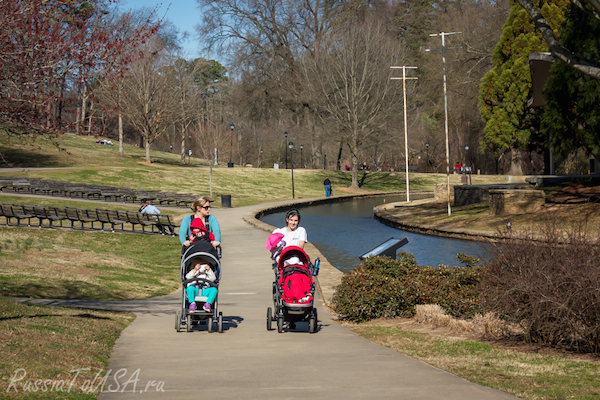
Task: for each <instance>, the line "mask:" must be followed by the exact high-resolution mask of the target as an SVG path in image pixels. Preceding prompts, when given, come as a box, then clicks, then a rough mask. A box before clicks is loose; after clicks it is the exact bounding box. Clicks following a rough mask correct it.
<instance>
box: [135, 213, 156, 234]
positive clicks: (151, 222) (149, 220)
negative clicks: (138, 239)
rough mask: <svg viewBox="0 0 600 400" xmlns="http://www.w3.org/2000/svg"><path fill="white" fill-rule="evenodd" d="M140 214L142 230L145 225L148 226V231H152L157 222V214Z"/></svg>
mask: <svg viewBox="0 0 600 400" xmlns="http://www.w3.org/2000/svg"><path fill="white" fill-rule="evenodd" d="M138 214H140V223H141V225H142V232H145V228H146V227H147V226H149V227H150V232H154V227H155V226H156V225H157V224H158V214H142V213H138Z"/></svg>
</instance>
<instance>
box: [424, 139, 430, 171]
mask: <svg viewBox="0 0 600 400" xmlns="http://www.w3.org/2000/svg"><path fill="white" fill-rule="evenodd" d="M425 149H426V151H427V165H425V173H427V172H429V142H425Z"/></svg>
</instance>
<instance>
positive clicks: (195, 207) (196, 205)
mask: <svg viewBox="0 0 600 400" xmlns="http://www.w3.org/2000/svg"><path fill="white" fill-rule="evenodd" d="M190 208H191V209H192V211H193V212H194V213H195V214H194V216H193V218H200V219H201V220H202V223H203V224H204V226H205V227H206V228H207V230H208V231H209V232H212V234H213V235H215V240H214V241H213V242H212V244H213V246H215V247H217V246H219V245H220V244H221V228H220V227H219V223H218V222H217V218H215V216H214V215H210V200H209V198H208V197H206V196H200V197H198V198H197V199H196V200H194V202H193V203H192V206H191V207H190ZM191 223H192V216H191V215H186V216H185V217H183V220H182V221H181V226H180V227H179V241H180V242H181V245H182V246H183V244H184V242H185V241H186V240H187V238H188V237H189V236H190V234H191V233H192V232H191V230H190V224H191Z"/></svg>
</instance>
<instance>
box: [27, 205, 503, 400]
mask: <svg viewBox="0 0 600 400" xmlns="http://www.w3.org/2000/svg"><path fill="white" fill-rule="evenodd" d="M255 208H257V207H256V206H253V207H242V208H235V209H228V210H219V209H215V210H213V214H214V215H215V216H216V217H217V219H218V220H219V224H220V225H221V230H222V234H223V258H222V270H223V277H222V281H221V285H220V293H219V311H222V312H223V315H224V332H223V333H222V334H219V333H210V334H209V333H208V332H206V331H205V329H206V328H205V326H201V327H200V328H201V329H200V330H196V331H193V332H191V333H187V332H181V333H177V332H176V331H175V312H176V311H177V310H178V309H179V308H180V304H181V292H178V293H175V294H171V295H168V296H163V297H160V298H155V299H150V300H142V301H128V302H84V301H71V302H69V301H59V300H55V301H53V300H46V301H43V302H42V301H35V302H36V303H43V304H55V305H79V306H84V307H93V308H96V307H97V308H111V309H115V310H127V311H133V312H135V313H136V314H137V319H136V320H135V321H134V322H133V323H132V324H131V325H130V326H129V327H128V328H127V329H125V330H124V331H123V334H122V335H121V337H120V338H119V339H118V341H117V343H116V345H115V347H114V349H113V354H112V356H111V360H110V369H112V372H113V374H114V373H116V372H117V371H119V372H118V374H117V376H118V378H117V380H116V382H115V381H114V380H112V379H110V380H109V381H108V382H107V384H108V391H106V392H104V393H103V394H102V395H101V396H100V399H102V400H109V399H130V398H131V399H139V398H144V399H167V398H168V399H194V400H197V399H282V398H283V399H307V398H318V399H370V398H372V399H388V398H389V399H428V400H431V399H444V400H450V399H461V400H463V399H478V400H481V399H483V400H486V399H498V400H501V399H515V397H513V396H509V395H508V394H505V393H503V392H500V391H497V390H493V389H489V388H487V387H483V386H479V385H475V384H472V383H469V382H467V381H466V380H464V379H461V378H458V377H456V376H454V375H451V374H449V373H447V372H444V371H441V370H439V369H437V368H434V367H431V366H429V365H427V364H425V363H423V362H421V361H417V360H414V359H412V358H410V357H407V356H404V355H402V354H399V353H396V352H394V351H392V350H390V349H387V348H385V347H381V346H379V345H376V344H374V343H371V342H369V341H368V340H366V339H363V338H361V337H359V336H357V335H355V334H354V333H352V332H351V331H349V330H348V329H346V328H344V327H343V326H341V325H339V324H337V323H336V322H333V321H332V319H331V316H330V315H329V313H328V312H327V311H326V309H325V308H324V307H323V304H322V300H321V299H319V298H317V302H316V304H317V307H318V311H319V324H318V331H317V332H316V333H315V334H309V333H308V332H307V331H308V327H307V324H306V323H298V326H297V329H296V330H293V331H290V330H288V329H286V330H285V331H284V332H283V333H281V334H280V333H277V330H273V331H267V330H266V310H267V307H269V306H271V305H272V299H271V283H272V281H273V272H272V270H271V266H270V260H269V254H270V253H269V252H268V251H266V250H265V246H264V245H265V242H266V239H267V236H268V233H267V232H265V231H263V230H259V229H256V228H255V227H253V226H251V225H249V224H248V223H246V222H244V220H243V216H244V215H245V214H246V213H248V212H249V211H252V210H253V209H255ZM283 223H284V221H282V225H283ZM309 240H310V232H309ZM136 380H137V382H136ZM126 382H128V383H127V384H126ZM117 383H118V384H117ZM134 385H135V386H134ZM157 388H159V389H160V390H159V391H157V390H156V389H157ZM134 389H135V392H134ZM111 390H112V391H111ZM140 394H141V396H140Z"/></svg>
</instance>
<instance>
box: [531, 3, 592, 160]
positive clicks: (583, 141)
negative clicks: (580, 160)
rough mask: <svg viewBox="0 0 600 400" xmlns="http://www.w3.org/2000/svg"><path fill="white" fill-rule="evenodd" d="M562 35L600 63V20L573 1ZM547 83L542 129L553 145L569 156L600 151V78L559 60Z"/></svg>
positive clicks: (581, 53) (580, 52)
mask: <svg viewBox="0 0 600 400" xmlns="http://www.w3.org/2000/svg"><path fill="white" fill-rule="evenodd" d="M559 32H560V36H561V39H562V40H563V42H564V44H565V46H566V47H567V48H569V49H571V50H572V51H573V52H574V53H575V54H577V55H579V56H584V57H585V58H586V59H587V60H589V61H591V62H595V63H600V22H599V21H598V20H597V19H595V18H594V17H593V16H591V15H589V14H588V13H586V12H584V11H582V10H581V9H580V8H578V7H577V6H575V5H572V4H571V5H570V6H569V9H568V11H567V14H566V17H565V20H564V22H563V25H562V26H561V28H560V30H559ZM550 73H551V75H550V78H549V79H548V81H547V82H546V86H545V87H544V98H545V99H546V110H545V113H544V115H543V117H542V130H543V132H544V133H545V135H546V137H547V140H548V143H549V147H550V148H551V149H552V150H553V151H554V152H555V153H556V154H558V155H560V156H562V157H564V158H566V157H567V156H568V155H569V153H572V152H574V151H577V150H579V149H581V148H583V149H585V150H586V152H587V153H592V154H598V152H600V135H599V134H598V133H599V132H600V81H598V80H597V79H594V78H592V77H589V76H586V75H584V74H583V73H581V72H579V71H577V70H575V69H574V68H572V67H571V66H570V65H568V64H567V63H565V62H564V61H561V60H556V61H555V62H554V64H553V66H552V68H551V70H550Z"/></svg>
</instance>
